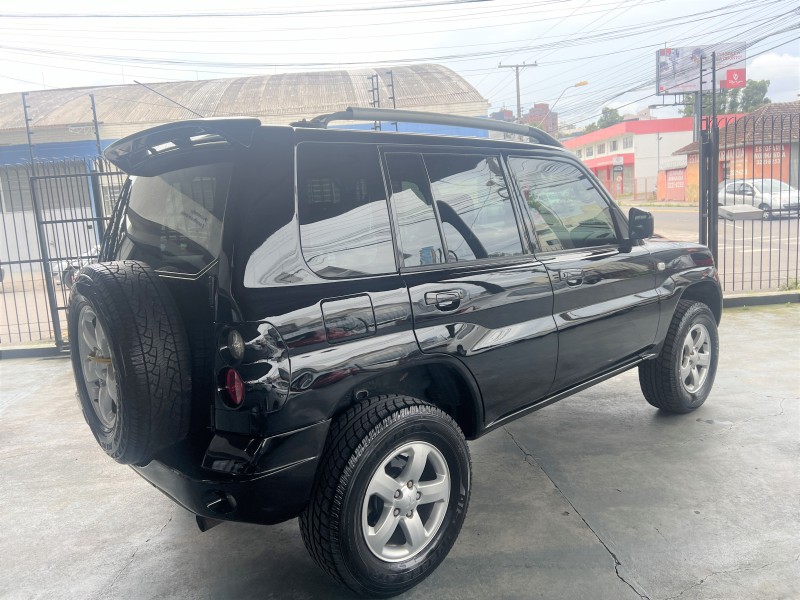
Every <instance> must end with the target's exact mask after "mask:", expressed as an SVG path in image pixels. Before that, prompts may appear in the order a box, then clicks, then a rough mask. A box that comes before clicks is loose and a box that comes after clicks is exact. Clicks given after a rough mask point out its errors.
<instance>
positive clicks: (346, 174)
mask: <svg viewBox="0 0 800 600" xmlns="http://www.w3.org/2000/svg"><path fill="white" fill-rule="evenodd" d="M297 195H298V204H299V207H298V210H299V218H300V241H301V245H302V249H303V257H304V258H305V260H306V262H307V263H308V266H309V267H311V269H312V270H313V271H314V272H315V273H317V274H318V275H321V276H322V277H329V278H341V277H357V276H361V275H378V274H382V273H393V272H395V271H396V269H397V267H396V266H395V262H394V249H393V246H392V235H391V229H390V227H389V209H388V207H387V205H386V191H385V188H384V185H383V179H382V177H381V172H380V163H379V161H378V151H377V149H376V148H375V147H374V146H369V145H356V144H313V143H304V144H300V145H299V146H298V148H297Z"/></svg>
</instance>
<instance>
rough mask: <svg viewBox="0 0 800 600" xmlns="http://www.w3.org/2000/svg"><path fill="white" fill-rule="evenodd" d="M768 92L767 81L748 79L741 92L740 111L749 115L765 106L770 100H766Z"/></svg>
mask: <svg viewBox="0 0 800 600" xmlns="http://www.w3.org/2000/svg"><path fill="white" fill-rule="evenodd" d="M768 91H769V79H762V80H761V81H755V80H753V79H748V80H747V85H746V86H745V88H744V89H743V90H742V106H741V111H742V112H746V113H749V112H753V111H754V110H756V109H757V108H761V107H762V106H764V105H765V104H769V103H770V102H771V100H770V99H769V98H767V92H768Z"/></svg>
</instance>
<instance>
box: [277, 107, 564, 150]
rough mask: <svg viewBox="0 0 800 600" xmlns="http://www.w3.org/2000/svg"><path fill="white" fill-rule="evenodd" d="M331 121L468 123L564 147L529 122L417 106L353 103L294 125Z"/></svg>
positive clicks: (454, 125) (460, 124)
mask: <svg viewBox="0 0 800 600" xmlns="http://www.w3.org/2000/svg"><path fill="white" fill-rule="evenodd" d="M332 121H392V122H394V121H398V122H401V123H430V124H433V125H450V126H452V127H468V128H470V129H483V130H486V131H501V132H503V133H513V134H516V135H521V136H526V137H528V138H530V139H531V140H532V141H535V142H539V143H540V144H545V145H547V146H556V147H558V148H563V146H562V144H561V142H559V141H558V140H557V139H556V138H554V137H553V136H552V135H550V134H549V133H546V132H544V131H542V130H541V129H538V128H536V127H530V126H528V125H521V124H518V123H507V122H505V121H498V120H496V119H489V118H484V117H460V116H458V115H444V114H441V113H432V112H420V111H416V110H398V109H394V108H361V107H355V106H350V107H348V108H346V109H345V110H343V111H340V112H335V113H330V114H326V115H319V116H318V117H314V118H313V119H311V120H310V121H306V120H303V121H299V122H297V123H292V125H293V126H295V127H321V128H326V127H327V126H328V124H329V123H331V122H332Z"/></svg>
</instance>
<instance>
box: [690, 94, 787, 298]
mask: <svg viewBox="0 0 800 600" xmlns="http://www.w3.org/2000/svg"><path fill="white" fill-rule="evenodd" d="M704 122H705V123H704V127H703V131H702V132H701V138H700V147H699V151H700V152H699V154H700V155H699V166H700V192H701V193H700V241H701V242H703V243H707V244H708V245H709V247H710V248H711V250H712V252H713V254H714V258H715V261H716V263H717V267H718V269H719V273H720V279H721V282H722V285H723V290H724V291H726V292H749V291H759V290H762V291H771V290H775V291H777V290H795V289H800V244H798V239H800V185H799V184H800V148H799V143H800V102H787V103H783V104H774V105H767V106H765V107H762V108H760V109H758V110H756V111H755V112H754V113H752V114H750V115H747V116H744V117H741V118H737V117H730V118H725V119H721V120H717V119H713V118H707V119H704Z"/></svg>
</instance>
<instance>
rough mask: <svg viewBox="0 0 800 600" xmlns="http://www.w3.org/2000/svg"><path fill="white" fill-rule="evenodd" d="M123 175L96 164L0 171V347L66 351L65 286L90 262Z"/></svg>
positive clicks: (40, 165)
mask: <svg viewBox="0 0 800 600" xmlns="http://www.w3.org/2000/svg"><path fill="white" fill-rule="evenodd" d="M124 177H125V175H124V174H123V173H120V172H118V171H116V169H113V168H111V167H110V164H109V163H107V162H105V161H103V160H91V161H85V160H83V159H78V160H70V161H59V162H54V163H36V164H35V166H34V169H31V167H30V165H26V166H17V167H8V166H6V167H2V168H0V192H2V194H0V201H2V206H0V216H1V218H2V223H0V224H1V225H2V233H3V234H4V235H3V237H4V242H3V244H2V246H3V247H0V253H2V254H0V256H2V258H3V267H4V271H5V273H4V280H3V283H2V301H1V302H0V349H3V348H8V347H9V346H13V347H15V348H25V347H37V346H38V347H42V346H50V347H53V346H54V347H55V348H57V349H58V350H63V349H65V348H66V347H67V344H68V339H67V332H66V319H65V316H66V306H67V302H68V298H69V288H70V286H71V284H72V281H73V279H74V276H75V274H76V273H77V271H78V270H79V269H80V268H81V267H82V266H84V265H86V264H88V263H90V262H92V261H94V260H96V259H97V254H98V252H99V244H100V242H101V240H102V238H103V234H104V232H105V228H106V224H107V222H108V220H109V218H110V214H111V209H112V206H113V203H114V202H115V201H116V198H117V196H118V195H119V192H120V190H121V189H122V184H123V182H124Z"/></svg>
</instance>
